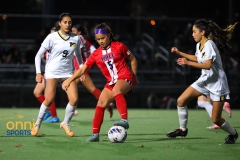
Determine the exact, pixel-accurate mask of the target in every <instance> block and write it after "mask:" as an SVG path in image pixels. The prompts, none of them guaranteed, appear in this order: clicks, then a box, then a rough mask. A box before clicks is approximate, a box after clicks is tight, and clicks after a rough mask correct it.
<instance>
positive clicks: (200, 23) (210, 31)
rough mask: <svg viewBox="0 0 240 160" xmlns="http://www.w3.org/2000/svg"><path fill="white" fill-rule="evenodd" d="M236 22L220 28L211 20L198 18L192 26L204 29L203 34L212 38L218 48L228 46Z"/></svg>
mask: <svg viewBox="0 0 240 160" xmlns="http://www.w3.org/2000/svg"><path fill="white" fill-rule="evenodd" d="M237 23H238V22H236V23H234V24H233V25H229V26H228V27H227V28H225V29H222V28H220V27H219V26H218V25H217V24H216V23H215V22H213V21H211V20H210V21H206V20H205V19H199V20H197V21H196V22H195V23H194V26H195V27H196V28H198V29H199V30H200V31H203V30H204V31H205V34H204V36H205V37H207V38H209V39H211V40H213V41H214V43H215V44H216V45H217V47H218V48H219V49H225V48H227V47H228V48H230V45H229V43H228V42H229V40H230V39H231V37H232V34H233V30H234V28H235V26H236V25H237Z"/></svg>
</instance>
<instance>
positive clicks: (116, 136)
mask: <svg viewBox="0 0 240 160" xmlns="http://www.w3.org/2000/svg"><path fill="white" fill-rule="evenodd" d="M126 138H127V131H126V130H125V129H124V128H123V127H122V126H112V127H111V128H110V129H109V131H108V139H109V140H110V141H111V142H113V143H117V142H120V143H122V142H124V141H125V140H126Z"/></svg>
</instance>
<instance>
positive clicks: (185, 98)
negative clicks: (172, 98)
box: [167, 86, 202, 138]
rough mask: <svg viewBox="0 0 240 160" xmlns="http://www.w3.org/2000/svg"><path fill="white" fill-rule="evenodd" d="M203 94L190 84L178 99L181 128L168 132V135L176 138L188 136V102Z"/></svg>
mask: <svg viewBox="0 0 240 160" xmlns="http://www.w3.org/2000/svg"><path fill="white" fill-rule="evenodd" d="M200 95H202V93H200V92H199V91H197V90H196V89H194V88H193V87H192V86H189V87H188V88H187V89H186V90H185V91H184V92H183V93H182V94H181V96H180V97H179V98H178V100H177V109H178V118H179V125H180V128H179V129H176V130H174V131H172V132H169V133H167V136H168V137H170V138H175V137H177V136H182V137H183V136H184V137H185V136H186V135H187V133H188V129H187V123H188V110H187V104H188V102H189V101H191V100H192V99H194V98H196V97H199V96H200Z"/></svg>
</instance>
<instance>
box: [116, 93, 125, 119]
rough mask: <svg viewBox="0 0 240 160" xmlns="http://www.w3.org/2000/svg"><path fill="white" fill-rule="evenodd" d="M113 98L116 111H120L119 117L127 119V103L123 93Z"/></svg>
mask: <svg viewBox="0 0 240 160" xmlns="http://www.w3.org/2000/svg"><path fill="white" fill-rule="evenodd" d="M114 98H115V101H116V107H117V109H118V112H119V113H120V116H121V118H122V119H125V120H127V119H128V114H127V103H126V100H125V97H124V95H123V94H118V95H116V96H115V97H114Z"/></svg>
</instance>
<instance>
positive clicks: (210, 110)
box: [197, 101, 213, 117]
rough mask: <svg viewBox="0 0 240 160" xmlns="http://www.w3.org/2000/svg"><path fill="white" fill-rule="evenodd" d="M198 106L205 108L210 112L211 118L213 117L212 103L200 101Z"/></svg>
mask: <svg viewBox="0 0 240 160" xmlns="http://www.w3.org/2000/svg"><path fill="white" fill-rule="evenodd" d="M197 103H198V106H199V107H201V108H205V109H206V111H207V112H208V115H209V117H212V109H213V106H212V103H211V102H205V101H198V102H197Z"/></svg>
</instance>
